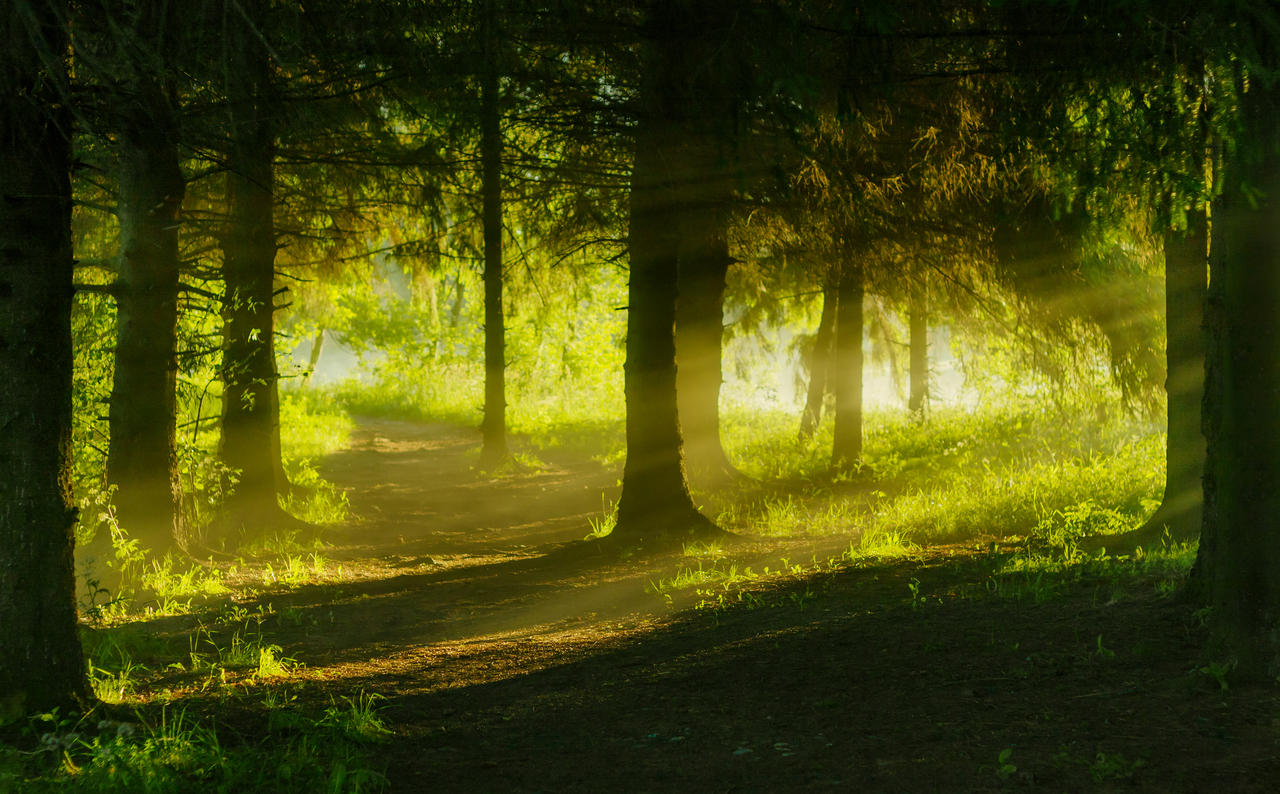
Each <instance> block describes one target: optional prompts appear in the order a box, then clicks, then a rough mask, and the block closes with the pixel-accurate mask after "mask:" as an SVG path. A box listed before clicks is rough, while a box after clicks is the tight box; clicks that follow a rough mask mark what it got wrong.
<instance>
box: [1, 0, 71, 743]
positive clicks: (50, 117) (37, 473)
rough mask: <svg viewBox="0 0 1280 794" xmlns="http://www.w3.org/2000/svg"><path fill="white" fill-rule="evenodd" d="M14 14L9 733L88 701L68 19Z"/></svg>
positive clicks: (8, 292)
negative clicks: (74, 466) (75, 439)
mask: <svg viewBox="0 0 1280 794" xmlns="http://www.w3.org/2000/svg"><path fill="white" fill-rule="evenodd" d="M60 5H61V6H62V7H61V8H59V6H60ZM19 8H20V7H19V6H11V7H9V8H7V9H5V10H3V11H0V41H4V42H6V44H5V46H4V47H0V95H2V96H4V97H5V99H4V101H0V174H2V175H3V182H2V183H0V191H3V195H0V627H2V630H3V633H4V640H3V642H0V722H8V721H10V720H13V719H16V718H19V717H21V716H22V715H24V714H33V713H36V712H41V711H46V710H48V709H52V708H56V707H68V706H74V705H76V704H77V703H84V702H85V701H87V700H88V698H89V695H88V685H87V682H86V679H85V668H84V658H83V655H82V651H81V648H80V636H79V634H78V633H77V629H76V605H75V574H74V563H73V559H72V550H73V545H74V540H73V536H72V528H73V526H74V524H75V520H76V516H75V510H74V508H73V506H72V498H71V368H72V353H71V299H72V278H71V272H72V259H71V256H72V254H71V180H70V166H71V142H70V140H69V138H68V132H69V130H70V128H71V116H70V113H69V112H67V97H66V95H65V93H64V92H65V91H66V90H67V85H66V77H67V76H66V71H65V64H64V61H63V58H64V57H65V53H66V52H67V32H66V30H65V29H64V28H63V26H62V25H63V24H64V22H63V20H65V18H66V13H67V9H66V8H65V3H62V4H59V3H46V4H38V5H35V6H31V7H23V10H22V13H20V11H19ZM44 56H48V60H45V59H44ZM42 64H43V67H42ZM16 97H22V98H23V99H22V100H21V101H19V100H17V99H15V98H16Z"/></svg>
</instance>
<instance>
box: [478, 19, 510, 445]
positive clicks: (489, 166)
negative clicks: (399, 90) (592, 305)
mask: <svg viewBox="0 0 1280 794" xmlns="http://www.w3.org/2000/svg"><path fill="white" fill-rule="evenodd" d="M483 13H484V19H483V21H482V33H481V35H482V37H483V39H484V48H485V55H484V63H485V65H484V68H483V70H482V73H481V83H480V160H481V164H482V171H483V173H482V175H481V179H482V187H481V193H482V194H483V204H484V207H483V223H484V420H483V421H482V423H481V426H480V431H481V435H482V438H483V446H482V449H481V458H482V459H484V460H485V461H486V462H488V463H490V464H492V463H495V462H497V461H501V460H502V459H504V458H506V457H507V392H506V388H507V387H506V369H507V365H506V329H505V327H504V325H503V312H502V119H501V117H500V115H499V113H500V109H499V107H498V65H497V43H498V33H497V30H496V25H497V20H496V19H495V18H494V8H493V0H486V2H485V4H484V10H483Z"/></svg>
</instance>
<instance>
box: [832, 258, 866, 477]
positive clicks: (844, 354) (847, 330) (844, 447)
mask: <svg viewBox="0 0 1280 794" xmlns="http://www.w3.org/2000/svg"><path fill="white" fill-rule="evenodd" d="M837 291H838V293H839V300H838V305H839V308H838V310H837V312H838V313H837V315H836V355H835V387H836V388H835V392H836V417H835V438H834V440H833V443H832V446H831V463H832V465H833V466H835V467H836V468H847V467H850V466H855V465H857V463H858V462H859V461H860V460H861V459H862V297H863V283H862V265H861V264H858V263H857V262H855V261H854V259H853V257H851V256H849V255H848V254H847V253H845V254H844V261H843V262H841V264H840V281H839V286H838V287H837Z"/></svg>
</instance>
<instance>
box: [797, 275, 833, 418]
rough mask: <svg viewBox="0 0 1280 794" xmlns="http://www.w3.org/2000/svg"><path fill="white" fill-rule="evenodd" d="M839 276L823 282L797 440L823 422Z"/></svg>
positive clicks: (829, 375)
mask: <svg viewBox="0 0 1280 794" xmlns="http://www.w3.org/2000/svg"><path fill="white" fill-rule="evenodd" d="M837 286H838V280H837V279H836V278H834V277H832V276H828V277H827V279H826V280H825V281H824V282H823V284H822V316H821V317H820V318H819V319H818V334H817V336H816V337H814V340H813V350H812V352H810V354H809V389H808V392H807V394H806V396H805V401H804V413H803V414H801V416H800V440H801V441H807V440H809V439H810V438H813V434H814V432H815V431H816V430H817V429H818V425H819V423H821V422H822V409H823V406H824V404H825V403H826V401H827V394H828V392H829V391H830V388H829V384H830V380H831V359H832V356H833V351H832V349H831V345H832V343H833V342H834V340H835V329H836V311H837V307H838V305H839V303H840V298H839V293H838V291H837V289H836V288H837Z"/></svg>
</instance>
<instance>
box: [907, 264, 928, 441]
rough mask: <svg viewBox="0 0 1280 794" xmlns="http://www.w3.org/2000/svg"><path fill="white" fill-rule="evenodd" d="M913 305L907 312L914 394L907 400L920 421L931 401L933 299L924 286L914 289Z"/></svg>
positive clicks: (912, 289) (917, 286)
mask: <svg viewBox="0 0 1280 794" xmlns="http://www.w3.org/2000/svg"><path fill="white" fill-rule="evenodd" d="M910 301H911V305H910V306H909V307H908V309H907V326H908V329H907V333H908V336H909V337H910V339H909V344H910V347H911V363H910V366H909V370H910V371H909V373H908V375H909V378H910V381H911V393H910V394H909V395H908V397H907V410H909V411H910V412H911V413H912V414H914V415H915V416H916V417H917V418H918V419H923V418H924V411H925V405H926V403H927V402H928V400H929V302H928V301H929V299H928V294H927V292H926V290H925V285H924V284H923V283H918V284H912V285H911V298H910Z"/></svg>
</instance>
